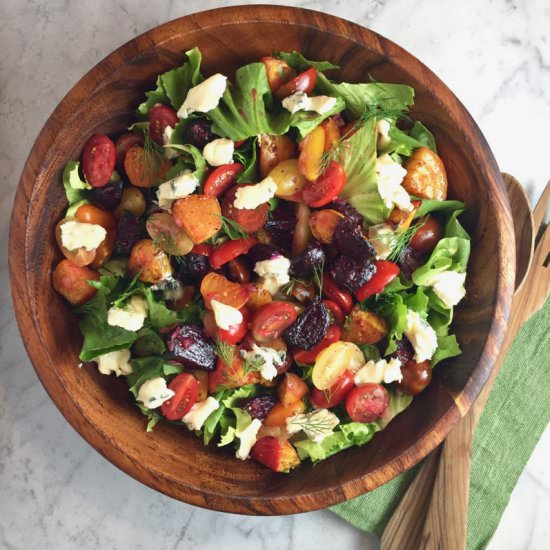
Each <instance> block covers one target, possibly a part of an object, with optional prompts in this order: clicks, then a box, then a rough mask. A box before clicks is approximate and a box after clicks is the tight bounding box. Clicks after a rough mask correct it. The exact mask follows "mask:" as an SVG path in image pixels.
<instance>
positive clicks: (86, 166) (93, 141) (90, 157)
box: [82, 134, 116, 187]
mask: <svg viewBox="0 0 550 550" xmlns="http://www.w3.org/2000/svg"><path fill="white" fill-rule="evenodd" d="M115 160H116V153H115V144H114V143H113V142H112V141H111V140H110V139H109V138H108V137H107V136H106V135H104V134H94V135H92V136H91V137H90V138H89V139H88V141H87V142H86V143H85V144H84V148H83V150H82V172H84V177H85V178H86V181H87V182H88V183H89V184H90V185H91V186H92V187H103V186H104V185H107V184H108V183H109V179H111V174H112V173H113V170H114V169H115Z"/></svg>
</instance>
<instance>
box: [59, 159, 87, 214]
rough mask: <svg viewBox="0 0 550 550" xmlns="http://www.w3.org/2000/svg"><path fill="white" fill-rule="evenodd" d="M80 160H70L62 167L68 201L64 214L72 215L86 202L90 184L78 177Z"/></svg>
mask: <svg viewBox="0 0 550 550" xmlns="http://www.w3.org/2000/svg"><path fill="white" fill-rule="evenodd" d="M79 168H80V162H78V161H76V160H70V161H69V162H67V164H66V165H65V168H64V169H63V187H64V188H65V195H66V197H67V202H68V203H69V209H68V210H67V213H66V216H74V215H75V213H76V211H77V210H78V208H79V207H80V206H82V205H83V204H87V203H88V191H89V190H90V189H91V188H92V186H91V185H90V184H89V183H88V182H86V181H84V180H82V179H81V178H80V173H79Z"/></svg>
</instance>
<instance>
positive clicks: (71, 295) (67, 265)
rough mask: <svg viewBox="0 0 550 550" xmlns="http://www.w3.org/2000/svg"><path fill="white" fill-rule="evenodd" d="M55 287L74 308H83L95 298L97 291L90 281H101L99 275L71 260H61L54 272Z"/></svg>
mask: <svg viewBox="0 0 550 550" xmlns="http://www.w3.org/2000/svg"><path fill="white" fill-rule="evenodd" d="M52 277H53V287H54V288H55V290H56V291H57V292H59V294H61V296H63V298H65V299H66V300H67V301H68V302H69V303H71V304H72V305H73V306H81V305H82V304H84V303H86V302H87V301H88V300H89V299H90V298H93V296H94V295H95V293H96V292H97V290H96V289H95V288H94V287H93V286H91V285H89V284H88V281H99V273H98V272H97V271H94V270H93V269H90V268H88V267H81V266H78V265H75V264H73V263H72V262H70V261H69V260H66V259H64V260H61V261H60V262H59V263H58V264H57V266H56V267H55V269H54V271H53V276H52Z"/></svg>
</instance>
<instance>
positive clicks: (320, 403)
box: [309, 370, 355, 409]
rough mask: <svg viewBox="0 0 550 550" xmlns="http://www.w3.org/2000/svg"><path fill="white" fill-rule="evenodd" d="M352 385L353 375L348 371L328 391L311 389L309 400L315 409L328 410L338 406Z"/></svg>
mask: <svg viewBox="0 0 550 550" xmlns="http://www.w3.org/2000/svg"><path fill="white" fill-rule="evenodd" d="M354 385H355V383H354V381H353V373H352V372H351V371H349V370H348V371H346V372H345V373H344V374H343V375H342V376H341V377H340V378H338V380H336V382H335V383H334V384H333V385H332V386H331V387H330V388H329V389H328V390H319V389H317V388H313V389H312V390H311V395H310V397H309V400H310V401H311V404H312V405H313V406H314V407H315V408H316V409H330V408H331V407H336V405H339V404H340V403H341V402H342V401H343V400H344V399H345V398H346V397H347V396H348V393H349V392H350V391H351V390H352V389H353V386H354Z"/></svg>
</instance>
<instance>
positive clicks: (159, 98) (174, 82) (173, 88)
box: [138, 48, 204, 115]
mask: <svg viewBox="0 0 550 550" xmlns="http://www.w3.org/2000/svg"><path fill="white" fill-rule="evenodd" d="M185 54H186V55H187V59H188V60H187V61H186V62H185V63H184V64H183V65H182V66H181V67H177V68H176V69H172V70H170V71H167V72H165V73H162V74H161V75H159V76H158V77H157V82H156V88H155V89H154V90H151V91H149V92H145V97H146V98H147V99H146V100H145V101H144V102H143V103H141V104H140V105H139V107H138V113H139V114H141V115H147V114H148V113H149V111H150V109H151V107H153V106H154V105H155V104H157V103H164V104H165V105H171V106H172V107H173V108H174V109H176V110H178V109H179V108H180V107H181V105H182V103H183V101H184V99H185V96H186V95H187V92H188V91H189V90H190V89H191V88H192V87H193V86H196V85H197V84H200V83H201V82H202V81H203V80H204V79H203V77H202V75H201V74H200V66H201V52H200V50H199V49H198V48H193V49H192V50H189V51H187V52H185Z"/></svg>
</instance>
